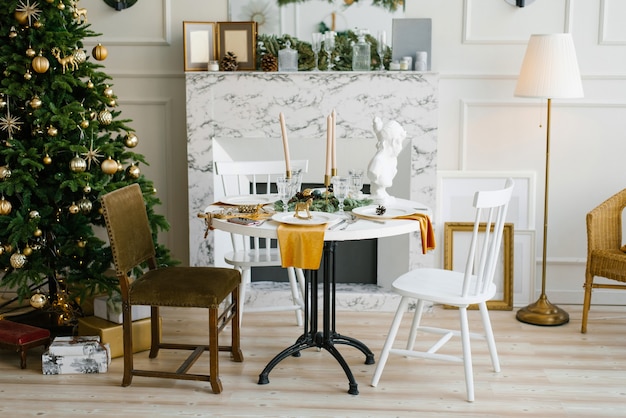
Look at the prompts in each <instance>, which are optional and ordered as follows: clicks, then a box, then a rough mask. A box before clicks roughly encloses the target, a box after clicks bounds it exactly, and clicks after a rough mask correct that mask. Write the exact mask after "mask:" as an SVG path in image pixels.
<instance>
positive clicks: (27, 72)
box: [24, 70, 33, 81]
mask: <svg viewBox="0 0 626 418" xmlns="http://www.w3.org/2000/svg"><path fill="white" fill-rule="evenodd" d="M31 78H33V73H31V72H30V71H29V70H26V72H25V73H24V80H26V81H29V80H30V79H31Z"/></svg>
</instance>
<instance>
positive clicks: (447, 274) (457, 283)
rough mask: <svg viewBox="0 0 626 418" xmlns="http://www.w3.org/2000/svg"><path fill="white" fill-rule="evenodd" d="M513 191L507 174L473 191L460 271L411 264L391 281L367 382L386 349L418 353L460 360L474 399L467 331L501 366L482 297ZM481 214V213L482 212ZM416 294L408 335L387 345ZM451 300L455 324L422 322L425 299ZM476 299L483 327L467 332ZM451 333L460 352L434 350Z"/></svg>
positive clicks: (491, 289) (489, 287)
mask: <svg viewBox="0 0 626 418" xmlns="http://www.w3.org/2000/svg"><path fill="white" fill-rule="evenodd" d="M512 191H513V180H512V179H510V178H509V179H507V181H506V185H505V188H504V189H502V190H496V191H479V192H476V194H475V196H474V207H475V208H476V217H475V220H474V222H475V223H474V229H473V233H472V239H471V243H470V248H469V252H468V256H467V264H466V268H465V271H464V272H455V271H451V270H443V269H436V268H422V269H415V270H412V271H410V272H408V273H406V274H403V275H402V276H400V277H398V278H397V279H396V280H395V281H394V282H393V284H392V288H393V290H394V291H395V292H397V293H398V294H400V295H401V296H402V298H401V300H400V305H399V306H398V310H397V311H396V315H395V317H394V319H393V322H392V324H391V328H390V329H389V334H388V336H387V340H386V341H385V344H384V346H383V350H382V353H381V354H380V358H379V359H378V365H377V366H376V370H375V371H374V376H373V377H372V382H371V384H372V386H376V385H377V384H378V381H379V379H380V376H381V374H382V372H383V368H384V367H385V364H386V363H387V359H388V357H389V354H390V353H393V354H400V355H402V356H406V357H418V358H425V359H436V360H445V361H453V362H462V363H463V364H464V366H465V386H466V390H467V400H468V401H470V402H473V401H474V376H473V369H472V353H471V349H470V337H471V338H480V339H484V340H486V341H487V346H488V347H489V353H490V354H491V363H492V365H493V368H494V370H495V371H496V372H499V371H500V361H499V359H498V353H497V351H496V343H495V340H494V337H493V331H492V329H491V321H490V320H489V313H488V311H487V304H486V302H487V301H488V300H490V299H492V298H493V297H494V296H495V294H496V286H495V284H494V283H493V278H494V273H495V270H496V265H497V262H498V259H499V254H500V248H501V246H502V235H503V228H504V222H505V217H506V211H507V208H508V204H509V200H510V199H511V194H512ZM484 215H486V216H484ZM481 222H483V223H484V224H486V226H485V229H484V232H480V233H479V225H480V223H481ZM414 299H417V306H416V309H415V316H414V318H413V323H412V325H411V331H410V334H409V338H408V340H407V345H406V349H404V350H403V349H398V348H392V346H393V342H394V340H395V338H396V335H397V333H398V328H399V327H400V323H401V321H402V316H403V315H404V312H405V311H406V309H407V307H408V306H409V302H410V301H411V300H414ZM427 301H428V302H433V303H440V304H445V305H452V306H456V307H458V308H459V317H460V329H455V330H450V329H442V328H438V327H426V326H421V325H420V321H421V317H422V310H423V308H424V302H427ZM471 304H478V308H479V310H480V314H481V317H482V323H483V328H484V330H483V333H482V334H478V333H470V332H469V324H468V320H467V308H468V306H469V305H471ZM418 331H420V332H423V333H434V334H440V335H442V336H441V338H440V339H439V340H438V341H437V342H435V344H433V345H432V346H431V347H430V348H429V349H427V350H425V351H418V350H416V349H414V347H415V339H416V336H417V332H418ZM453 336H460V337H461V342H462V347H463V354H462V356H456V355H452V354H443V353H438V351H439V349H440V348H441V347H443V346H444V345H445V343H446V342H448V341H449V340H450V338H452V337H453Z"/></svg>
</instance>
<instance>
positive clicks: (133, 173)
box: [126, 164, 141, 180]
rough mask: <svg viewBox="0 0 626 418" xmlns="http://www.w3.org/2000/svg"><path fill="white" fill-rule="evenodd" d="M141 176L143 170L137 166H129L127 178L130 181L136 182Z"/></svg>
mask: <svg viewBox="0 0 626 418" xmlns="http://www.w3.org/2000/svg"><path fill="white" fill-rule="evenodd" d="M140 175H141V170H140V169H139V167H137V166H136V165H135V164H133V165H131V166H129V167H128V168H127V169H126V177H128V178H129V179H133V180H136V179H138V178H139V176H140Z"/></svg>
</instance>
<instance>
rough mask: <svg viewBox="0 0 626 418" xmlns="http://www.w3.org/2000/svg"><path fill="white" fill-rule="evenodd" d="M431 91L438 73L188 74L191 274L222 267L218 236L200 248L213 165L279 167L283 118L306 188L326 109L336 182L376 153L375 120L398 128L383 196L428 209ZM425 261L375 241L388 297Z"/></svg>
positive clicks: (319, 164) (408, 239) (407, 240)
mask: <svg viewBox="0 0 626 418" xmlns="http://www.w3.org/2000/svg"><path fill="white" fill-rule="evenodd" d="M437 84H438V76H437V74H435V73H418V72H412V71H410V72H364V73H359V72H294V73H285V72H274V73H261V72H232V73H225V72H220V73H209V72H194V73H187V74H186V94H187V159H188V187H189V245H190V260H189V262H190V265H192V266H194V265H223V261H222V260H223V256H222V255H223V252H224V251H227V250H228V249H229V248H230V241H229V240H228V239H227V238H226V239H224V238H220V237H219V234H216V232H215V231H213V232H210V233H209V236H208V238H207V239H205V238H204V228H203V223H202V221H201V220H200V219H198V218H197V216H196V215H197V213H198V212H201V211H202V210H203V209H204V208H205V207H206V206H207V205H208V204H209V203H211V202H213V201H214V200H215V199H216V193H215V190H216V188H215V187H214V176H213V161H214V160H224V159H233V160H263V159H282V158H283V151H282V142H281V132H280V125H279V121H278V115H279V113H280V112H282V113H283V114H284V115H285V119H286V124H287V130H288V137H289V144H290V151H291V159H294V160H295V159H308V160H309V171H308V173H307V174H306V175H305V177H304V181H305V182H318V183H319V182H322V181H323V174H324V158H325V147H326V142H325V141H326V117H327V116H328V115H329V114H330V113H331V111H332V110H333V109H335V111H336V112H337V128H336V137H337V166H338V171H339V174H347V170H348V169H349V168H353V167H354V168H366V167H367V164H368V163H369V161H370V160H371V158H372V156H373V155H374V152H375V144H376V139H375V136H374V133H373V131H372V121H373V119H374V117H376V116H378V117H381V118H382V119H383V120H385V121H386V120H396V121H398V122H399V123H400V124H401V125H402V126H403V127H404V129H405V130H406V131H407V138H408V145H407V146H406V147H405V149H404V150H403V152H402V153H401V154H400V157H399V158H398V174H397V176H396V178H395V180H394V186H393V187H392V188H391V189H389V192H390V194H392V195H393V196H397V197H401V198H408V199H411V200H415V201H419V202H422V203H424V204H426V205H428V206H429V207H431V208H433V209H435V203H436V195H435V190H436V171H437V167H436V152H437V106H438V100H437ZM366 182H368V180H367V179H366ZM217 232H219V231H217ZM432 257H433V256H432V255H430V254H429V255H422V254H421V246H420V243H419V235H418V234H413V235H410V236H408V235H407V236H401V237H393V238H385V239H382V240H379V244H378V272H377V276H378V285H379V286H381V287H382V289H383V290H384V289H388V288H389V286H390V283H391V281H393V279H394V278H395V277H397V276H398V275H399V274H402V273H404V272H406V271H407V270H408V269H411V268H415V267H417V266H423V265H424V266H432V265H433V258H432Z"/></svg>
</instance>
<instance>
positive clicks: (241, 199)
mask: <svg viewBox="0 0 626 418" xmlns="http://www.w3.org/2000/svg"><path fill="white" fill-rule="evenodd" d="M220 200H221V201H222V202H223V203H226V204H227V205H237V206H239V205H259V204H263V205H266V204H268V203H274V202H276V201H277V200H278V195H277V194H269V195H268V194H250V195H241V196H226V197H224V198H223V199H220Z"/></svg>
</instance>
